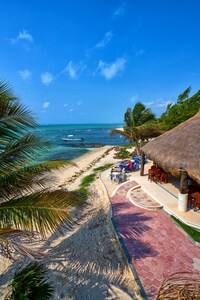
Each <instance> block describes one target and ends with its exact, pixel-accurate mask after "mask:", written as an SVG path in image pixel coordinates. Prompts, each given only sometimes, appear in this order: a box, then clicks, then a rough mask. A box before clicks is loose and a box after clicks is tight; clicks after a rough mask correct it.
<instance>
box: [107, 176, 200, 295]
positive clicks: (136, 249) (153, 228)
mask: <svg viewBox="0 0 200 300" xmlns="http://www.w3.org/2000/svg"><path fill="white" fill-rule="evenodd" d="M135 185H137V183H136V182H134V181H132V182H127V184H125V185H121V186H120V187H119V189H118V190H117V191H116V192H115V194H114V195H113V196H112V197H111V203H112V209H113V221H114V225H115V227H116V229H117V231H118V233H119V235H120V237H121V239H122V241H123V244H124V245H125V247H126V250H127V252H128V255H129V257H130V259H131V262H132V264H133V266H134V268H135V270H136V272H137V275H138V276H139V279H140V281H141V283H142V286H143V289H144V290H145V292H146V298H147V299H155V298H156V295H157V292H158V289H159V287H160V285H161V283H162V281H163V279H164V278H166V277H169V275H170V274H173V273H175V272H187V271H192V272H193V271H194V272H197V271H199V270H200V246H198V245H196V244H194V243H193V242H192V241H191V240H190V239H189V238H188V237H187V236H186V234H185V233H184V232H183V231H182V229H180V228H179V227H178V226H177V225H176V224H175V223H174V222H173V221H172V220H171V219H170V217H169V216H168V215H167V214H166V213H165V212H164V211H163V210H151V211H150V210H145V209H143V208H140V207H137V206H135V205H134V204H133V203H132V202H131V201H130V200H129V199H128V198H127V196H126V195H127V192H128V190H129V189H130V188H131V187H133V186H135Z"/></svg>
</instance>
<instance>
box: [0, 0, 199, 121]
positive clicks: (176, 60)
mask: <svg viewBox="0 0 200 300" xmlns="http://www.w3.org/2000/svg"><path fill="white" fill-rule="evenodd" d="M199 12H200V1H199V0H190V1H188V0H187V1H186V0H163V1H161V0H157V1H150V0H143V1H142V0H141V1H135V0H132V1H131V0H130V1H118V0H115V1H114V0H113V1H112V0H101V1H100V0H96V1H94V0H90V1H89V0H79V1H78V0H57V1H55V0H51V1H50V0H48V1H47V0H40V1H39V0H34V1H33V0H32V1H27V0H26V1H24V0H17V1H16V0H1V10H0V28H1V30H0V60H1V63H0V68H1V72H0V77H1V78H3V79H5V80H7V81H9V83H10V84H11V85H12V87H13V89H14V92H15V93H16V95H17V96H18V97H19V98H20V99H21V100H22V102H23V103H24V104H26V105H27V106H28V107H29V108H31V110H32V111H33V112H34V114H35V115H36V116H37V119H38V121H39V122H40V123H42V124H53V123H62V124H69V123H118V122H123V115H124V112H125V110H126V109H127V108H128V107H133V106H134V104H135V103H136V102H137V101H141V102H143V103H145V104H146V105H147V106H148V107H151V108H152V110H153V111H154V112H155V113H156V115H157V116H159V115H160V114H161V113H162V112H163V111H164V110H165V108H166V105H167V104H168V103H169V102H174V101H176V99H177V96H178V95H179V94H180V93H181V92H182V91H183V90H185V89H186V88H187V87H188V86H190V85H191V86H192V91H191V94H194V93H195V92H197V91H198V90H199V87H200V39H199V32H200V17H199Z"/></svg>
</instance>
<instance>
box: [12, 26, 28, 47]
mask: <svg viewBox="0 0 200 300" xmlns="http://www.w3.org/2000/svg"><path fill="white" fill-rule="evenodd" d="M20 40H21V41H25V42H28V43H33V41H34V40H33V37H32V35H31V34H30V33H28V31H26V30H23V31H20V32H19V34H18V36H17V37H16V38H12V39H11V40H10V41H11V44H13V45H14V44H16V43H17V42H19V41H20Z"/></svg>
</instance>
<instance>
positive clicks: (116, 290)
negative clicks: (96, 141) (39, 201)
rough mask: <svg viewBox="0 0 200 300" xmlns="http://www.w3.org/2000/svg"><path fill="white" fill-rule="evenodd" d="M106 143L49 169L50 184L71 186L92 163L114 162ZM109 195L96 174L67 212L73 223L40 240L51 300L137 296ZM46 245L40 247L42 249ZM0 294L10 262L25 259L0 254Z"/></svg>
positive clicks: (11, 269)
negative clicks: (67, 163) (52, 289)
mask: <svg viewBox="0 0 200 300" xmlns="http://www.w3.org/2000/svg"><path fill="white" fill-rule="evenodd" d="M109 149H111V148H110V147H108V146H105V147H102V148H98V149H95V150H93V151H91V152H89V153H87V154H86V155H84V156H82V157H80V158H78V159H76V163H77V167H74V166H67V167H66V168H61V169H60V170H56V171H54V172H53V174H52V183H53V186H54V188H56V187H59V188H60V187H62V188H67V189H76V188H77V187H78V186H79V184H80V181H81V179H82V178H83V177H84V176H86V175H88V174H90V173H91V172H92V169H93V168H94V167H99V166H101V165H105V164H106V163H117V160H116V159H114V158H113V154H114V150H111V151H110V153H109V154H107V155H105V153H107V152H108V151H109ZM109 209H110V203H109V199H108V197H107V195H106V193H105V190H104V189H103V188H102V184H101V182H100V179H97V180H96V181H95V182H94V183H93V184H92V185H91V195H90V197H89V199H88V201H87V203H85V204H83V205H81V206H80V207H78V208H76V209H75V210H74V211H73V213H72V214H73V217H74V219H75V220H76V222H77V225H75V226H74V228H73V229H72V230H70V231H66V232H65V233H64V235H63V236H57V235H52V236H49V238H48V239H47V240H46V241H45V242H43V243H42V242H40V250H41V251H43V252H45V253H47V254H48V255H49V258H48V259H45V261H43V262H44V263H45V265H46V266H47V268H48V269H49V278H50V280H51V281H52V282H53V285H54V287H55V289H56V293H55V297H54V298H53V299H80V300H83V299H92V300H93V299H94V300H98V299H121V300H122V299H123V300H126V299H127V300H129V299H140V297H139V295H138V288H137V286H136V283H135V281H134V278H133V276H132V273H131V272H130V269H129V268H128V267H127V265H126V261H125V259H124V256H123V253H122V251H121V249H120V246H119V244H118V242H117V241H116V238H115V234H114V233H113V231H112V227H111V224H110V220H109ZM45 249H46V250H45ZM0 259H1V265H0V273H1V276H0V299H4V296H5V294H6V293H7V291H8V288H7V285H8V284H9V283H10V280H11V279H12V277H13V274H14V272H15V270H16V267H18V266H19V265H22V264H23V265H25V264H26V263H28V259H22V260H21V262H13V261H11V260H9V259H6V258H5V257H2V256H0Z"/></svg>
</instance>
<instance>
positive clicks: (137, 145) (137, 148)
mask: <svg viewBox="0 0 200 300" xmlns="http://www.w3.org/2000/svg"><path fill="white" fill-rule="evenodd" d="M135 144H136V147H135V148H136V152H137V155H140V144H139V142H138V140H136V141H135Z"/></svg>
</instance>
